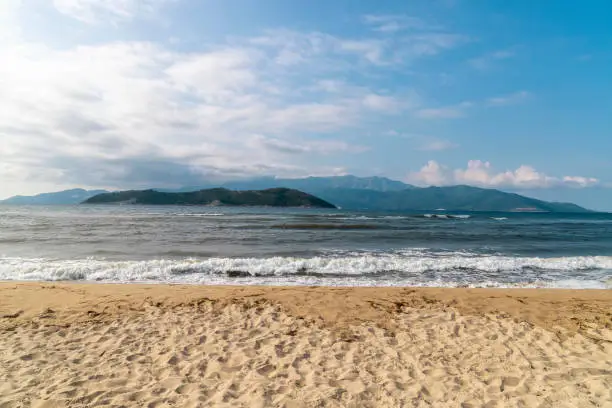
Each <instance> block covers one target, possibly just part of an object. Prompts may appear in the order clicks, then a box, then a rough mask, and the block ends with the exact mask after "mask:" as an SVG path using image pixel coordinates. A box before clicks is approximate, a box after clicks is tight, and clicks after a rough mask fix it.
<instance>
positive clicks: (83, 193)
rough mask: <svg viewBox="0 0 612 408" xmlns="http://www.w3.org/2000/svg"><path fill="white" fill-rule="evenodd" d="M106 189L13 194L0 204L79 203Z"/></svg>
mask: <svg viewBox="0 0 612 408" xmlns="http://www.w3.org/2000/svg"><path fill="white" fill-rule="evenodd" d="M107 192H108V191H106V190H84V189H82V188H75V189H72V190H64V191H57V192H54V193H43V194H38V195H34V196H20V195H18V196H14V197H10V198H7V199H6V200H0V204H11V205H57V204H79V203H81V202H83V201H84V200H87V199H88V198H90V197H93V196H95V195H98V194H102V193H107Z"/></svg>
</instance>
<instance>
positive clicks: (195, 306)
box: [0, 282, 612, 408]
mask: <svg viewBox="0 0 612 408" xmlns="http://www.w3.org/2000/svg"><path fill="white" fill-rule="evenodd" d="M0 334H1V335H0V367H2V368H3V369H2V370H0V406H1V407H4V406H6V407H13V406H16V407H24V408H25V407H31V408H57V407H90V406H102V405H103V406H110V407H157V408H161V407H170V406H176V407H187V408H199V407H262V408H263V407H283V408H284V407H286V408H297V407H330V408H331V407H334V408H336V407H381V406H389V407H395V406H414V407H430V406H435V407H449V408H450V407H453V408H454V407H462V408H475V407H480V406H484V407H488V408H493V407H503V406H517V407H527V406H543V407H567V408H569V407H590V406H606V404H608V403H609V402H610V401H612V291H610V290H594V289H578V290H568V289H497V288H491V289H467V288H381V287H369V288H363V287H353V288H347V287H343V288H331V287H287V286H284V287H269V286H266V287H263V286H258V287H257V286H204V285H167V284H165V285H164V284H155V285H138V284H97V283H96V284H87V283H31V282H27V283H25V282H0Z"/></svg>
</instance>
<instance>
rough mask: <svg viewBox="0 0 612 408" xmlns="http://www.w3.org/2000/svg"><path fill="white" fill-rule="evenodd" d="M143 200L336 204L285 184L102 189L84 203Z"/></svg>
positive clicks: (148, 202)
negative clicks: (185, 189) (172, 189)
mask: <svg viewBox="0 0 612 408" xmlns="http://www.w3.org/2000/svg"><path fill="white" fill-rule="evenodd" d="M120 203H125V204H146V205H210V206H262V207H264V206H265V207H312V208H336V206H334V205H333V204H330V203H328V202H327V201H324V200H322V199H320V198H318V197H315V196H313V195H310V194H307V193H303V192H301V191H298V190H292V189H288V188H271V189H267V190H245V191H231V190H228V189H225V188H212V189H208V190H199V191H193V192H184V193H165V192H161V191H156V190H130V191H118V192H114V193H103V194H98V195H96V196H94V197H91V198H89V199H87V200H85V201H84V202H83V204H120Z"/></svg>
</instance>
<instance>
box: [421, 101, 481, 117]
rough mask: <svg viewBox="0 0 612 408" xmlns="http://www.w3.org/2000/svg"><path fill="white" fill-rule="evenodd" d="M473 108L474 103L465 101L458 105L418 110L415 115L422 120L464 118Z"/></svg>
mask: <svg viewBox="0 0 612 408" xmlns="http://www.w3.org/2000/svg"><path fill="white" fill-rule="evenodd" d="M473 106H474V104H473V103H472V102H468V101H465V102H461V103H459V104H457V105H451V106H442V107H439V108H423V109H418V110H417V111H416V112H415V115H416V116H417V117H419V118H421V119H455V118H462V117H464V116H465V115H466V111H467V110H468V109H469V108H471V107H473Z"/></svg>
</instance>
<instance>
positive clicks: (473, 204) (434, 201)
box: [317, 186, 589, 212]
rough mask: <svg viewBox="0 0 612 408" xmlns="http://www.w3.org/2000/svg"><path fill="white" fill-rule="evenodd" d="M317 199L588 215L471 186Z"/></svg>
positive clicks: (388, 206)
mask: <svg viewBox="0 0 612 408" xmlns="http://www.w3.org/2000/svg"><path fill="white" fill-rule="evenodd" d="M317 195H318V196H319V197H321V198H323V199H324V200H327V201H329V202H332V203H334V204H336V205H337V206H339V207H341V208H346V209H349V208H350V209H370V210H390V211H398V210H405V211H408V210H412V211H431V210H435V209H439V208H443V209H445V210H448V211H501V212H507V211H525V212H530V211H533V212H589V210H587V209H585V208H582V207H580V206H578V205H575V204H569V203H552V202H546V201H542V200H536V199H535V198H529V197H525V196H522V195H519V194H514V193H506V192H503V191H499V190H493V189H484V188H478V187H471V186H452V187H427V188H412V189H406V190H402V191H388V192H381V191H368V190H357V189H326V190H323V191H318V192H317Z"/></svg>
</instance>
